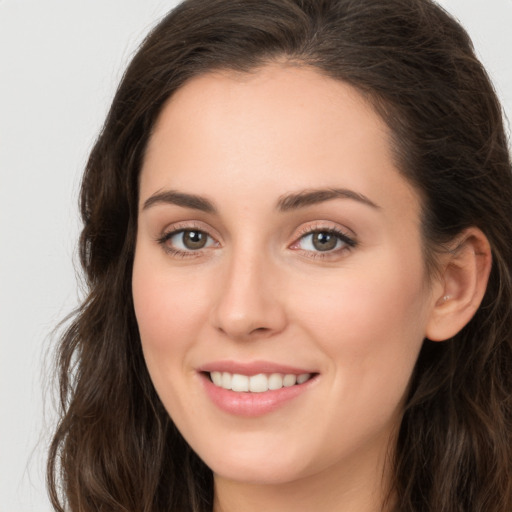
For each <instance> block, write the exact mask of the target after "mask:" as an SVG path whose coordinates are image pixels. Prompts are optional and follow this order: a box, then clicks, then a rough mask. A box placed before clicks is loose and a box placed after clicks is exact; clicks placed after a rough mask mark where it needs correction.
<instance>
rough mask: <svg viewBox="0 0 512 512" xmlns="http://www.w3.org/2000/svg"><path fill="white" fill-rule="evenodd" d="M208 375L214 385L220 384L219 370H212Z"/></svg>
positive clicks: (220, 375)
mask: <svg viewBox="0 0 512 512" xmlns="http://www.w3.org/2000/svg"><path fill="white" fill-rule="evenodd" d="M210 377H211V378H212V382H213V383H214V384H215V385H216V386H222V373H221V372H212V373H210Z"/></svg>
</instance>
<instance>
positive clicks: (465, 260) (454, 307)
mask: <svg viewBox="0 0 512 512" xmlns="http://www.w3.org/2000/svg"><path fill="white" fill-rule="evenodd" d="M491 263H492V256H491V248H490V245H489V241H488V240H487V237H486V236H485V235H484V234H483V233H482V231H480V230H479V229H478V228H475V227H472V228H468V229H466V230H465V231H463V232H462V233H461V234H460V236H458V237H457V238H456V240H455V241H454V243H453V247H452V248H451V250H450V251H449V252H448V253H446V254H445V255H443V257H442V265H441V269H440V276H441V277H440V285H441V286H439V287H436V289H437V294H436V295H435V296H434V297H433V306H432V310H431V313H430V317H429V320H428V323H427V328H426V337H427V338H428V339H430V340H432V341H444V340H447V339H449V338H451V337H453V336H455V335H456V334H457V333H458V332H459V331H460V330H461V329H462V328H463V327H464V326H465V325H466V324H467V323H468V322H469V321H470V320H471V318H472V317H473V315H474V314H475V312H476V311H477V309H478V307H479V306H480V303H481V302H482V299H483V297H484V294H485V290H486V288H487V282H488V279H489V274H490V271H491Z"/></svg>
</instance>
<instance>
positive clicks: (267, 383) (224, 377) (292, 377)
mask: <svg viewBox="0 0 512 512" xmlns="http://www.w3.org/2000/svg"><path fill="white" fill-rule="evenodd" d="M204 374H205V375H206V376H207V377H208V378H209V379H210V381H211V382H212V383H213V384H214V386H216V387H218V388H222V389H225V390H229V391H235V392H238V393H266V392H267V391H278V390H280V389H282V388H290V387H292V386H300V385H301V384H305V383H306V382H307V381H309V380H310V379H312V378H313V377H314V375H315V374H313V373H301V374H294V373H258V374H256V375H243V374H241V373H231V372H221V371H212V372H204Z"/></svg>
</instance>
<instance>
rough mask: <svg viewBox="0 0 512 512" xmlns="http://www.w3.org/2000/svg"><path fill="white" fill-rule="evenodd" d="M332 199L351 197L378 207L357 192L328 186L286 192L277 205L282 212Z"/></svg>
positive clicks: (378, 207)
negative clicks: (326, 187) (327, 187)
mask: <svg viewBox="0 0 512 512" xmlns="http://www.w3.org/2000/svg"><path fill="white" fill-rule="evenodd" d="M332 199H353V200H354V201H358V202H359V203H363V204H365V205H367V206H371V207H372V208H375V209H380V206H378V205H377V204H375V203H374V202H373V201H371V200H370V199H369V198H368V197H366V196H365V195H363V194H360V193H359V192H354V191H353V190H349V189H346V188H329V189H319V190H304V191H302V192H299V193H296V194H286V195H284V196H281V197H280V198H279V201H278V203H277V207H278V209H279V210H280V211H282V212H287V211H290V210H297V209H299V208H305V207H307V206H312V205H315V204H318V203H323V202H324V201H330V200H332Z"/></svg>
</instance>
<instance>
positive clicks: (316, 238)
mask: <svg viewBox="0 0 512 512" xmlns="http://www.w3.org/2000/svg"><path fill="white" fill-rule="evenodd" d="M355 245H356V242H355V240H353V239H352V238H350V237H348V236H347V235H346V234H345V233H342V232H341V231H338V230H336V229H315V230H312V231H309V232H307V233H305V234H303V235H302V236H301V237H300V238H299V239H298V240H297V241H296V242H295V243H294V244H293V245H292V246H291V248H292V249H300V250H302V251H307V252H311V253H337V252H338V251H343V250H344V249H349V248H352V247H355Z"/></svg>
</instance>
